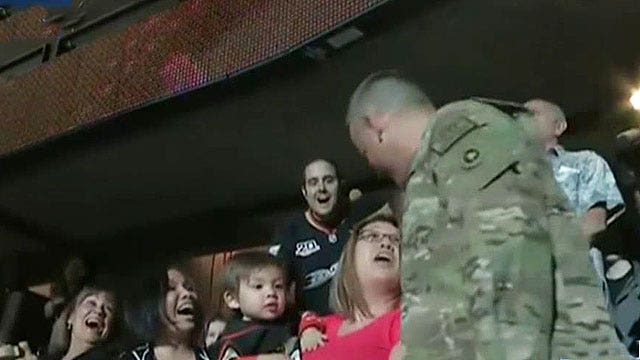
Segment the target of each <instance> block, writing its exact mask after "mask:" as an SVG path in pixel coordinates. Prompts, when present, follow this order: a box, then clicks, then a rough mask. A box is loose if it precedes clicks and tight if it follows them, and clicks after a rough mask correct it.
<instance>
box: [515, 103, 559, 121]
mask: <svg viewBox="0 0 640 360" xmlns="http://www.w3.org/2000/svg"><path fill="white" fill-rule="evenodd" d="M524 106H525V107H527V108H528V109H533V111H534V112H536V108H538V109H539V108H540V107H543V108H545V110H546V111H548V112H549V114H550V115H551V116H552V117H553V118H554V119H555V120H556V122H562V123H566V122H567V117H566V116H565V115H564V111H562V108H561V107H560V106H558V105H557V104H554V103H552V102H551V101H548V100H544V99H531V100H529V101H527V102H526V103H525V104H524ZM538 111H539V110H538Z"/></svg>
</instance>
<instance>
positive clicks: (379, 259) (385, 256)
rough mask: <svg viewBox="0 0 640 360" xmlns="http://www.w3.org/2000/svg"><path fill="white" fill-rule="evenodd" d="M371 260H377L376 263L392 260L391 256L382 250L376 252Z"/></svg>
mask: <svg viewBox="0 0 640 360" xmlns="http://www.w3.org/2000/svg"><path fill="white" fill-rule="evenodd" d="M373 261H375V262H377V263H387V264H388V263H391V262H392V261H393V256H392V255H391V254H389V253H386V252H382V253H379V254H377V255H376V256H375V257H374V258H373Z"/></svg>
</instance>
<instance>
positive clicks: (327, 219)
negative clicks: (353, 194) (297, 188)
mask: <svg viewBox="0 0 640 360" xmlns="http://www.w3.org/2000/svg"><path fill="white" fill-rule="evenodd" d="M340 187H341V181H340V177H339V174H338V169H337V167H336V166H335V164H333V163H332V162H330V161H327V160H324V159H316V160H313V161H311V162H309V163H307V164H306V166H305V168H304V174H303V184H302V188H301V190H302V195H303V196H304V198H305V200H306V202H307V205H308V208H307V210H306V211H304V212H301V213H297V214H295V215H293V216H292V217H291V218H290V219H289V220H288V221H287V222H286V223H285V224H284V225H283V226H282V227H280V228H279V229H278V231H277V232H276V236H275V245H274V246H272V247H271V249H270V252H271V253H272V254H274V255H277V256H278V257H279V258H280V259H282V261H283V262H284V263H285V264H286V265H287V266H288V269H289V272H290V274H291V278H292V279H293V280H294V281H295V286H296V300H297V301H296V304H297V305H298V308H299V309H302V310H310V311H314V312H317V313H318V314H320V315H324V314H328V313H330V312H331V311H330V309H329V287H330V282H331V279H332V278H333V276H334V274H335V273H336V270H337V266H338V260H339V259H340V254H341V253H342V247H343V246H344V244H345V243H346V241H347V240H348V238H349V230H350V228H351V226H352V224H354V223H355V222H357V221H359V220H361V219H362V218H364V217H365V216H367V215H369V214H370V213H371V212H373V211H375V210H376V209H378V208H380V207H381V206H382V205H383V203H376V204H371V206H358V207H351V206H349V204H348V203H349V201H348V200H347V199H346V196H341V194H344V192H341V190H342V189H341V188H340ZM358 205H363V204H358Z"/></svg>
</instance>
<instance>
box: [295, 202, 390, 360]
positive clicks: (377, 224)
mask: <svg viewBox="0 0 640 360" xmlns="http://www.w3.org/2000/svg"><path fill="white" fill-rule="evenodd" d="M334 281H335V284H334V285H335V286H334V287H333V289H332V292H333V293H332V301H333V302H334V306H335V307H336V308H337V309H336V310H337V311H338V312H337V313H336V314H334V315H329V316H325V317H320V318H317V317H314V316H313V315H305V316H304V317H303V320H302V324H301V329H300V330H301V331H302V332H304V331H305V330H307V329H305V328H306V326H305V324H313V326H315V327H316V328H323V329H324V336H323V339H324V340H326V344H324V345H321V346H320V347H317V344H313V345H310V346H309V345H308V344H305V343H301V347H302V350H303V353H304V354H303V357H302V358H303V359H304V360H320V359H332V360H343V359H345V360H346V359H354V358H356V357H355V355H354V354H358V355H357V358H358V359H367V360H387V359H397V358H400V356H401V354H400V345H399V342H400V234H399V231H398V224H397V223H396V220H395V219H394V218H392V217H389V216H386V215H376V216H373V217H371V218H369V219H367V220H364V221H363V222H361V223H360V224H358V225H357V226H356V228H355V229H354V231H353V234H352V236H351V238H350V239H349V241H348V242H347V243H346V244H345V247H344V251H343V253H342V257H341V259H340V271H339V273H338V275H337V277H336V278H335V280H334Z"/></svg>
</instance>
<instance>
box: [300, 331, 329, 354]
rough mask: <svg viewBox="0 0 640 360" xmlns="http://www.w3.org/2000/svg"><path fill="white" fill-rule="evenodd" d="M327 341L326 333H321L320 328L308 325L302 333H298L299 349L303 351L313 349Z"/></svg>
mask: <svg viewBox="0 0 640 360" xmlns="http://www.w3.org/2000/svg"><path fill="white" fill-rule="evenodd" d="M326 341H327V335H325V334H323V333H322V332H321V331H320V330H318V329H316V328H314V327H309V328H306V329H305V330H304V331H303V332H302V335H300V350H302V352H303V353H305V352H307V351H313V350H315V349H317V348H319V347H321V346H323V345H324V343H325V342H326Z"/></svg>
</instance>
